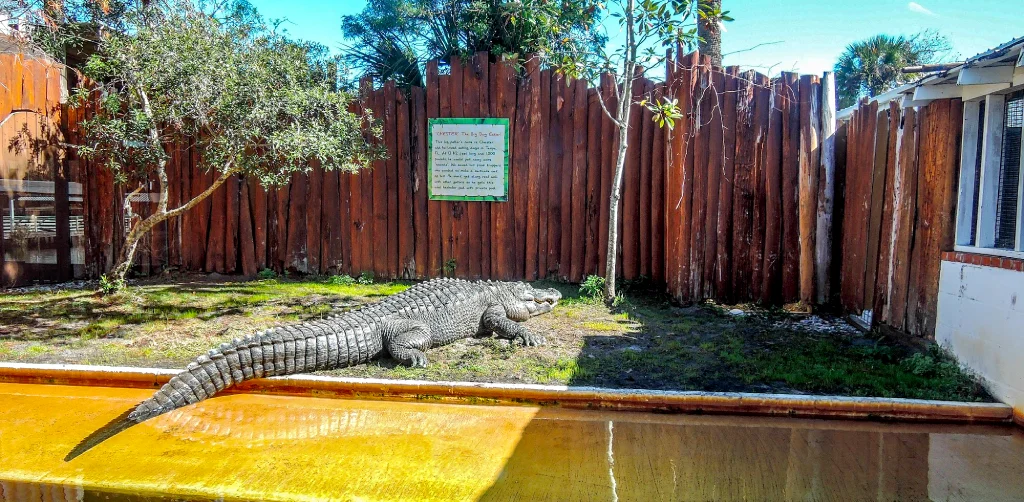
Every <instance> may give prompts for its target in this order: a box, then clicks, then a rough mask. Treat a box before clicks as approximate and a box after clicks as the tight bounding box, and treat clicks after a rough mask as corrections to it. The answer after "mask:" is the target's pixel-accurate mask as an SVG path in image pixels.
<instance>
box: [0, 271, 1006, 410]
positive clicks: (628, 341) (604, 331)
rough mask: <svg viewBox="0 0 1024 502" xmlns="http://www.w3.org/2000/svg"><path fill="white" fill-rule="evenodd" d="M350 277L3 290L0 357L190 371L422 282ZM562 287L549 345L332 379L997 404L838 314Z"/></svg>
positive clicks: (935, 362)
mask: <svg viewBox="0 0 1024 502" xmlns="http://www.w3.org/2000/svg"><path fill="white" fill-rule="evenodd" d="M360 282H369V281H367V280H365V278H364V280H363V281H356V280H353V279H352V278H348V277H343V276H334V277H317V278H303V279H301V280H293V279H286V278H272V279H271V278H267V279H263V280H257V281H247V282H235V281H232V280H227V279H225V278H218V277H214V278H210V277H208V276H178V277H165V278H160V279H156V280H147V281H144V282H141V283H137V284H134V285H132V286H131V287H129V288H127V290H125V291H124V292H122V293H118V294H115V295H108V296H102V295H99V294H98V293H96V291H95V288H96V286H95V285H94V284H90V283H80V284H72V285H66V286H59V287H43V288H29V289H23V290H8V291H0V360H3V361H20V362H40V363H42V362H45V363H78V364H102V365H131V366H147V367H162V368H181V367H184V366H185V364H187V363H188V362H189V361H190V360H191V359H192V358H193V357H195V356H196V355H198V354H202V353H204V352H205V351H206V350H208V349H209V348H211V347H214V346H216V345H217V344H219V343H221V342H224V341H229V340H231V339H232V338H235V337H241V336H245V335H248V334H250V333H252V332H253V331H255V330H258V329H265V328H267V327H271V326H276V325H283V324H288V323H294V322H296V321H301V320H306V319H311V318H316V317H320V316H323V315H326V314H327V313H330V312H333V311H339V310H345V309H350V308H353V307H356V306H358V305H361V304H364V303H366V302H373V301H378V300H379V299H380V298H382V297H384V296H387V295H390V294H393V293H396V292H398V291H401V290H403V289H404V288H406V287H408V284H402V283H387V284H380V283H376V284H360ZM542 285H543V286H545V287H557V288H559V289H560V290H561V291H562V292H563V296H564V300H563V301H562V302H561V303H560V304H559V306H558V307H557V308H556V309H555V311H554V312H552V313H551V314H548V315H544V316H540V317H536V318H534V319H532V320H530V321H529V322H527V323H526V327H527V328H528V329H530V330H533V331H534V332H537V333H541V334H543V335H544V336H545V337H546V339H547V342H548V343H547V345H545V346H543V347H521V346H519V345H518V344H513V343H509V342H508V341H505V340H498V339H495V338H474V339H468V340H462V341H459V342H456V343H453V344H451V345H449V346H446V347H441V348H437V349H432V350H430V351H429V352H428V353H427V356H428V358H429V360H430V364H429V366H428V367H427V368H425V369H412V368H407V367H404V366H399V365H397V364H396V363H395V362H394V361H393V360H391V359H389V358H384V359H381V360H378V361H374V362H371V363H369V364H365V365H360V366H355V367H351V368H345V369H340V370H332V371H328V372H324V373H325V374H331V375H344V376H356V377H379V378H401V379H421V380H457V381H478V382H515V383H544V384H569V385H595V386H602V387H612V388H641V389H666V390H707V391H746V392H787V393H813V394H847V395H858V396H882V397H914V398H925V399H948V400H960V401H975V400H988V399H989V398H988V396H987V395H986V393H985V392H984V390H983V389H982V387H981V386H980V385H979V384H978V382H977V381H976V379H975V378H974V377H972V376H971V375H967V374H965V373H963V372H962V371H961V370H960V369H959V367H958V365H957V364H956V362H955V361H953V360H952V359H951V358H950V357H949V356H947V355H945V354H944V353H943V352H942V351H941V350H939V349H938V348H937V347H931V348H929V349H927V350H924V351H921V350H920V349H914V348H910V347H905V346H903V345H900V344H898V343H895V342H894V341H892V340H887V339H884V338H880V337H877V336H875V335H870V334H864V333H861V332H860V331H858V330H856V329H854V328H853V327H851V326H850V325H848V324H847V323H846V322H845V321H843V320H841V319H836V318H830V317H819V316H794V315H791V314H787V313H785V312H782V311H764V310H757V309H753V308H743V307H741V308H739V309H735V308H733V307H722V306H716V305H696V306H689V307H680V306H676V305H672V304H671V303H669V302H668V301H667V299H666V298H665V297H664V296H663V295H660V294H658V293H656V292H652V291H647V290H643V289H642V288H640V287H638V286H634V287H632V288H630V287H628V286H627V288H626V290H625V293H624V295H623V296H622V297H620V298H618V299H617V300H616V302H614V304H613V305H610V306H609V305H606V304H605V303H603V302H600V301H595V300H592V299H589V298H584V297H580V296H579V294H578V289H577V287H576V286H574V285H567V284H556V283H545V284H542Z"/></svg>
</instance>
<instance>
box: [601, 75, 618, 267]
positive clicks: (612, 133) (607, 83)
mask: <svg viewBox="0 0 1024 502" xmlns="http://www.w3.org/2000/svg"><path fill="white" fill-rule="evenodd" d="M614 86H615V83H614V79H613V77H612V75H611V74H609V73H602V74H601V96H602V97H603V98H604V104H605V107H606V108H607V109H608V110H609V111H611V110H615V107H616V104H617V100H616V99H615V89H614ZM618 137H619V129H618V128H617V127H615V123H614V122H612V119H611V118H610V117H608V115H607V114H606V113H604V110H602V113H601V143H600V144H601V199H600V220H599V221H598V224H597V225H598V226H597V228H598V275H600V276H602V277H604V276H606V275H607V273H606V268H607V265H608V218H609V204H610V202H609V197H611V190H612V174H613V172H614V170H615V156H616V154H617V152H618V150H617V149H616V148H615V142H616V140H617V138H618Z"/></svg>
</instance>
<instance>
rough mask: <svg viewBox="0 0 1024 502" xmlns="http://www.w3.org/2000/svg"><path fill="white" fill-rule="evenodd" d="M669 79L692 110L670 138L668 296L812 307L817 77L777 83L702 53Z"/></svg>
mask: <svg viewBox="0 0 1024 502" xmlns="http://www.w3.org/2000/svg"><path fill="white" fill-rule="evenodd" d="M669 69H670V75H669V86H670V89H671V90H672V92H673V93H674V94H673V95H674V97H675V98H676V99H678V100H679V103H680V106H681V107H682V109H683V110H685V111H687V115H686V118H685V119H684V120H683V121H682V123H681V124H680V126H679V127H677V128H676V129H675V130H674V131H671V132H668V133H667V135H668V144H667V148H668V149H669V151H670V154H669V155H668V156H667V158H666V161H667V169H666V178H665V189H666V191H667V192H666V197H665V201H664V202H665V206H664V207H665V220H666V224H665V232H666V238H665V251H664V257H665V268H666V275H665V279H666V283H667V285H668V289H669V291H670V292H671V293H672V294H673V296H674V297H675V298H677V299H678V300H681V301H698V300H703V299H716V300H719V301H725V302H747V301H758V302H763V303H788V302H793V301H798V300H802V301H804V302H805V303H807V304H811V303H814V298H815V297H814V294H815V291H814V286H815V283H814V274H815V266H816V264H815V260H814V250H815V242H816V239H817V238H818V236H817V235H816V225H815V221H816V208H817V195H818V193H819V191H820V187H819V186H818V184H819V178H823V176H819V172H818V171H819V169H820V153H819V152H820V138H819V129H820V128H819V125H818V120H819V119H818V113H819V112H818V110H820V109H821V84H820V82H819V79H818V77H815V76H810V75H805V76H802V77H801V76H798V75H796V74H794V73H783V74H782V76H781V78H779V79H776V80H775V81H771V80H769V78H768V77H767V76H765V75H762V74H760V73H755V72H753V71H746V72H740V70H739V68H737V67H729V68H726V69H721V68H717V67H713V66H711V65H710V63H709V62H708V61H707V60H706V59H702V58H700V57H699V56H698V55H697V54H690V55H686V56H683V57H680V58H678V59H677V60H676V61H675V63H674V64H672V65H670V67H669ZM822 182H824V180H823V179H822ZM627 186H628V182H627ZM626 246H628V245H626ZM624 263H625V264H628V263H629V260H628V259H626V260H624Z"/></svg>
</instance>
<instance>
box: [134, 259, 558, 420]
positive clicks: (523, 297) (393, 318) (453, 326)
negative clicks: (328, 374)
mask: <svg viewBox="0 0 1024 502" xmlns="http://www.w3.org/2000/svg"><path fill="white" fill-rule="evenodd" d="M561 297H562V295H561V294H560V293H559V292H558V291H557V290H554V289H534V288H533V287H531V286H530V285H528V284H525V283H522V282H490V281H487V282H468V281H462V280H455V279H435V280H432V281H429V282H424V283H420V284H417V285H415V286H413V287H411V288H409V289H408V290H406V291H404V292H402V293H399V294H396V295H393V296H390V297H388V298H387V299H385V300H383V301H381V302H379V303H376V304H372V305H367V306H365V307H362V308H359V309H357V310H353V311H350V312H346V313H344V314H341V315H337V316H331V317H328V318H327V319H323V320H319V321H311V322H305V323H301V324H295V325H291V326H284V327H280V328H273V329H268V330H266V331H263V332H261V333H257V334H255V335H253V336H249V337H246V338H244V339H241V340H238V339H236V340H235V341H234V342H233V343H225V344H222V345H221V346H220V347H219V348H217V349H213V350H211V351H210V352H209V354H207V355H203V356H200V357H199V358H197V359H196V360H195V361H194V362H192V363H190V364H189V365H188V367H187V368H186V369H185V371H182V372H181V373H179V374H178V375H176V376H174V377H173V378H171V380H170V381H169V382H168V383H167V384H165V385H164V386H163V387H162V388H161V389H160V390H159V391H157V392H156V394H154V395H153V397H152V398H150V399H147V400H146V401H143V402H142V403H141V404H139V406H137V407H136V408H135V409H134V410H133V411H132V412H131V413H129V414H128V417H127V419H128V421H131V422H135V423H138V422H142V421H143V420H147V419H149V418H152V417H155V416H157V415H161V414H163V413H167V412H169V411H171V410H175V409H177V408H181V407H183V406H187V405H189V404H192V403H196V402H198V401H201V400H203V399H206V398H209V397H212V396H213V395H214V394H216V393H218V392H220V391H222V390H224V389H225V388H227V387H230V386H232V385H234V384H237V383H240V382H243V381H246V380H251V379H253V378H263V377H270V376H278V375H292V374H295V373H305V372H310V371H320V370H329V369H333V368H343V367H346V366H352V365H355V364H361V363H365V362H367V361H370V360H371V359H374V358H377V357H380V356H382V355H384V354H385V353H387V354H390V355H391V357H393V358H395V359H397V360H398V361H400V362H402V363H404V364H407V365H410V366H419V367H424V366H426V365H427V356H426V354H425V353H424V352H425V351H426V350H427V349H430V348H432V347H440V346H442V345H447V344H449V343H452V342H454V341H456V340H459V339H462V338H468V337H471V336H477V335H488V334H492V333H493V334H495V335H497V336H499V337H501V338H507V339H510V340H519V341H521V342H522V343H523V345H542V344H543V343H544V338H543V337H541V336H538V335H534V334H531V333H530V332H528V331H527V330H526V328H524V327H522V326H520V325H519V324H518V323H519V322H523V321H526V320H527V319H529V318H530V317H533V316H537V315H540V314H544V313H547V312H551V309H552V308H554V306H555V305H556V304H557V303H558V300H560V299H561Z"/></svg>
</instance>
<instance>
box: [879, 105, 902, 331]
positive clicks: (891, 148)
mask: <svg viewBox="0 0 1024 502" xmlns="http://www.w3.org/2000/svg"><path fill="white" fill-rule="evenodd" d="M900 110H901V108H900V106H899V103H898V102H896V101H891V102H890V103H889V115H888V119H889V126H888V131H889V140H888V141H887V142H886V145H887V148H886V157H885V166H884V170H885V187H884V190H883V191H882V192H883V196H882V215H881V224H882V226H881V229H880V232H879V240H878V269H877V270H878V272H877V274H876V277H877V279H876V280H875V282H874V284H873V285H872V286H873V287H874V289H875V296H874V302H873V304H872V305H873V306H872V311H873V312H874V316H873V317H872V324H876V325H877V324H878V323H880V322H881V321H883V320H884V319H883V318H884V315H885V310H886V306H887V305H888V303H889V285H890V284H892V281H891V280H890V278H891V275H890V274H891V273H892V249H893V244H894V241H893V226H894V218H895V216H896V215H895V214H894V213H893V209H894V208H895V205H896V203H895V197H896V151H897V150H898V149H899V141H900V140H901V139H902V137H901V134H902V131H901V130H900V120H901V119H902V115H901V114H900Z"/></svg>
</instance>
